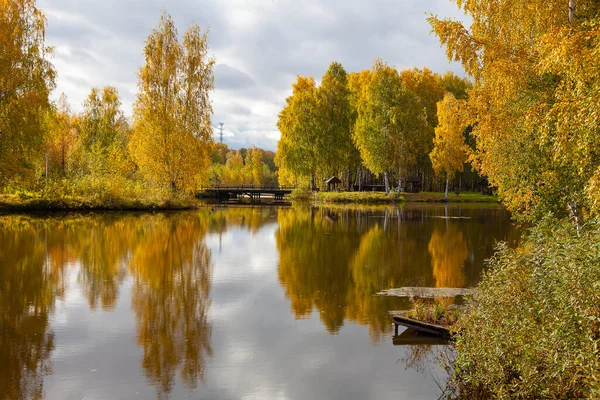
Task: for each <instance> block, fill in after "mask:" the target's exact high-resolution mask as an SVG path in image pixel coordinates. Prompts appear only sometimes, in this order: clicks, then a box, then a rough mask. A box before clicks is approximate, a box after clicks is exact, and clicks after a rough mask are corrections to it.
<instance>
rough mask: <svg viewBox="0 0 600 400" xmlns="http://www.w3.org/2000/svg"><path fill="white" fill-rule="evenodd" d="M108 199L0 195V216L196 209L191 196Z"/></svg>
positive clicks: (42, 194)
mask: <svg viewBox="0 0 600 400" xmlns="http://www.w3.org/2000/svg"><path fill="white" fill-rule="evenodd" d="M128 194H129V193H123V195H122V196H114V195H107V194H106V193H103V194H102V195H99V196H97V195H63V194H46V193H26V194H24V193H20V194H0V212H2V211H4V212H10V211H52V210H63V211H67V210H183V209H191V208H198V207H199V202H198V201H197V200H196V199H195V198H193V197H192V196H182V195H177V196H163V195H157V194H155V193H154V194H149V195H147V196H145V197H140V196H129V195H128Z"/></svg>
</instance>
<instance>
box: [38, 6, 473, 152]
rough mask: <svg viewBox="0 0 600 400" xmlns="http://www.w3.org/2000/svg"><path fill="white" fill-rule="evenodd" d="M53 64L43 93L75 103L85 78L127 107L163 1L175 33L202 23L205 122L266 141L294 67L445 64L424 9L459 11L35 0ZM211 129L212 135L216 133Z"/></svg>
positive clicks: (235, 140) (242, 142) (313, 71)
mask: <svg viewBox="0 0 600 400" xmlns="http://www.w3.org/2000/svg"><path fill="white" fill-rule="evenodd" d="M38 7H39V8H41V9H42V10H43V12H44V13H45V14H46V17H47V19H48V28H47V32H46V43H47V44H48V45H50V46H54V50H55V54H54V58H53V63H54V66H55V67H56V69H57V71H58V81H57V88H56V90H55V91H54V93H53V99H57V98H58V97H59V96H60V94H61V93H63V92H64V93H65V94H66V95H67V97H68V99H69V102H70V104H71V107H72V109H73V110H74V111H76V112H79V111H80V110H81V109H82V104H83V101H84V99H85V98H86V96H87V95H88V94H89V92H90V89H91V88H92V87H104V86H107V85H111V86H115V87H116V88H117V89H118V91H119V94H120V96H121V99H122V103H123V110H124V112H125V114H126V115H127V116H128V117H130V116H131V109H132V105H133V103H134V102H135V98H136V93H137V76H136V74H137V72H138V70H139V68H140V67H141V66H142V64H143V63H144V58H143V48H144V41H145V39H146V38H147V36H148V35H149V33H150V31H151V30H152V29H153V28H154V27H155V26H156V25H157V23H158V20H159V17H160V13H161V11H162V10H166V11H167V12H168V13H169V14H171V16H172V17H173V19H174V20H175V23H176V25H177V27H178V31H179V34H180V35H181V34H183V32H184V31H185V28H186V27H187V25H188V24H189V23H190V22H196V23H197V24H198V25H200V27H201V28H203V29H206V28H208V29H209V30H210V34H209V48H210V50H209V52H210V54H211V55H212V57H214V59H215V68H214V76H215V90H214V92H213V93H212V97H211V98H212V105H213V112H214V114H213V118H212V122H213V125H214V126H215V127H218V124H219V123H220V122H222V123H223V124H224V132H225V133H224V142H225V143H226V144H228V145H229V147H231V148H234V149H237V148H241V147H252V146H254V145H255V146H257V147H261V148H264V149H269V150H275V149H276V148H277V140H278V139H279V136H280V135H279V132H278V130H277V116H278V114H279V112H280V111H281V109H282V108H283V106H284V105H285V99H286V97H288V96H289V95H290V94H291V92H292V84H293V83H294V82H295V80H296V76H297V75H305V76H313V77H314V78H315V79H316V80H317V83H318V82H319V81H320V78H321V76H322V75H323V74H324V73H325V71H326V70H327V67H328V66H329V64H330V63H331V62H332V61H338V62H340V63H342V65H343V66H344V68H345V69H346V71H348V72H354V71H360V70H362V69H366V68H370V66H371V65H372V63H373V60H374V59H375V58H378V57H379V58H382V59H384V60H385V61H387V62H388V63H390V64H391V65H394V66H396V67H397V68H398V69H405V68H413V67H418V68H422V67H424V66H426V67H428V68H430V69H431V70H433V71H434V72H439V73H443V72H446V71H448V70H450V71H453V72H455V73H457V74H459V75H461V76H464V72H463V70H462V68H461V66H460V65H458V64H456V63H449V62H448V60H447V58H446V55H445V51H444V49H443V48H442V47H441V46H440V44H439V41H438V39H437V37H435V36H434V35H432V34H430V31H431V27H430V26H429V24H428V23H427V21H426V17H427V13H429V12H431V13H433V14H436V15H438V16H439V17H451V18H457V19H459V20H465V19H466V17H465V16H464V14H462V11H460V10H458V9H457V7H456V5H455V4H454V3H453V2H451V1H450V0H171V1H169V0H38ZM217 139H218V135H217Z"/></svg>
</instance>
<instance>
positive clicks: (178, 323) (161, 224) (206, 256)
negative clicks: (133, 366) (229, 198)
mask: <svg viewBox="0 0 600 400" xmlns="http://www.w3.org/2000/svg"><path fill="white" fill-rule="evenodd" d="M205 233H206V223H205V220H204V221H203V219H202V218H201V217H200V216H197V215H194V216H190V215H185V214H183V215H182V214H175V215H170V216H153V217H145V218H144V221H143V222H142V223H141V224H138V229H137V230H136V235H137V245H136V246H135V248H134V249H133V252H132V254H133V256H132V257H131V261H130V264H129V270H130V272H131V274H132V275H133V277H134V286H133V293H132V300H131V303H132V307H133V310H134V312H135V315H136V321H137V338H138V343H139V344H140V346H141V347H142V348H143V350H144V355H143V357H142V368H143V369H144V373H145V374H146V376H147V377H148V379H149V380H150V382H152V383H154V384H155V385H156V386H157V390H158V395H159V397H161V398H162V397H164V396H165V395H166V394H168V393H169V392H170V391H171V389H172V387H173V384H174V381H175V374H176V372H177V370H178V369H179V370H180V375H181V380H182V381H183V382H184V383H185V384H186V385H187V386H188V387H190V388H195V387H196V385H197V383H198V381H199V380H200V381H202V380H203V379H204V371H205V365H206V358H207V357H210V356H211V355H212V348H211V343H210V341H211V325H210V323H209V321H208V319H207V312H208V308H209V306H210V288H211V276H212V268H213V265H212V262H211V254H210V251H209V250H208V248H207V247H206V245H205V244H204V242H203V241H202V239H203V237H204V235H205Z"/></svg>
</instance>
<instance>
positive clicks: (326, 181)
mask: <svg viewBox="0 0 600 400" xmlns="http://www.w3.org/2000/svg"><path fill="white" fill-rule="evenodd" d="M325 183H327V184H329V183H342V181H341V180H340V178H338V177H337V176H332V177H331V178H329V179H325Z"/></svg>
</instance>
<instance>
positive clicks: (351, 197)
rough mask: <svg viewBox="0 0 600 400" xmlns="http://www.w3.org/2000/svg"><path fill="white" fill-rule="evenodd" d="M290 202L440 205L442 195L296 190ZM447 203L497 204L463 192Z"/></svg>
mask: <svg viewBox="0 0 600 400" xmlns="http://www.w3.org/2000/svg"><path fill="white" fill-rule="evenodd" d="M291 198H292V200H296V201H307V202H312V203H317V204H396V203H403V202H407V203H413V202H414V203H421V202H422V203H438V202H439V203H441V202H444V193H440V192H420V193H401V194H398V193H395V192H392V193H389V194H386V193H384V192H314V193H311V192H310V191H307V190H303V189H297V190H295V191H294V192H293V193H292V196H291ZM447 202H448V203H488V204H496V203H498V198H497V197H495V196H489V195H484V194H481V193H473V192H464V193H460V194H459V195H458V196H457V195H456V194H454V193H452V194H450V195H449V196H448V201H447Z"/></svg>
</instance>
